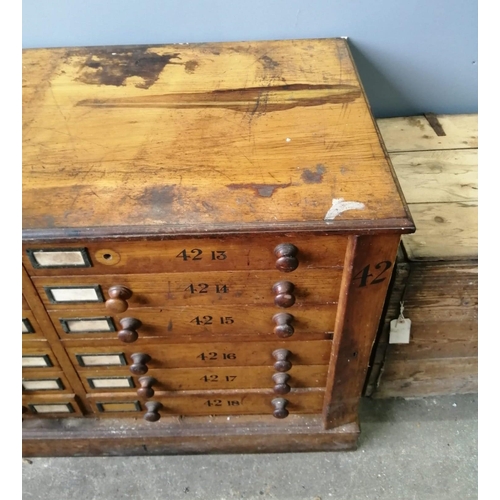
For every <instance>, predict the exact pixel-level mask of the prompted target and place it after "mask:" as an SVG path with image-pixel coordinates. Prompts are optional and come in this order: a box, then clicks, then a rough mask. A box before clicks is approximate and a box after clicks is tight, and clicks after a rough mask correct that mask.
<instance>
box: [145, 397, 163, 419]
mask: <svg viewBox="0 0 500 500" xmlns="http://www.w3.org/2000/svg"><path fill="white" fill-rule="evenodd" d="M144 406H145V407H146V409H147V411H146V413H145V414H144V420H147V421H148V422H158V420H160V417H161V415H160V414H159V410H161V409H162V408H163V405H162V404H161V403H158V401H148V402H147V403H144Z"/></svg>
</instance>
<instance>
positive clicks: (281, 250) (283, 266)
mask: <svg viewBox="0 0 500 500" xmlns="http://www.w3.org/2000/svg"><path fill="white" fill-rule="evenodd" d="M298 253H299V249H298V248H297V247H296V246H295V245H292V244H291V243H281V244H279V245H278V246H277V247H276V248H275V249H274V255H276V257H277V260H276V269H278V270H279V271H282V272H284V273H290V272H292V271H295V269H297V267H299V261H298V259H297V254H298Z"/></svg>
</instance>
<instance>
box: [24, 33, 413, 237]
mask: <svg viewBox="0 0 500 500" xmlns="http://www.w3.org/2000/svg"><path fill="white" fill-rule="evenodd" d="M334 199H335V200H343V201H338V202H333V201H332V200H334ZM332 205H333V210H332ZM327 214H328V215H327ZM325 217H326V218H327V220H325ZM346 221H347V222H349V224H350V225H349V227H350V228H351V230H353V229H356V227H357V228H360V229H366V228H369V229H370V228H371V229H372V230H379V231H380V230H381V229H385V230H387V229H388V228H392V230H399V231H401V229H403V230H404V231H412V228H413V225H412V222H411V219H410V218H409V215H408V213H407V210H406V207H405V204H404V201H403V200H402V198H401V196H400V192H399V190H398V186H397V182H395V181H394V178H393V174H392V169H391V166H390V164H389V162H388V160H387V158H386V155H385V152H384V149H383V147H382V145H381V143H380V139H379V135H378V132H377V129H376V125H375V123H374V121H373V118H372V116H371V114H370V111H369V108H368V106H367V102H366V98H365V95H364V93H363V90H362V87H361V84H360V82H359V79H358V76H357V73H356V70H355V67H354V65H353V62H352V59H351V55H350V52H349V49H348V46H347V42H346V41H345V40H343V39H323V40H295V41H269V42H249V43H239V44H235V43H224V44H193V45H187V44H186V45H169V46H132V47H123V46H121V47H91V48H68V49H36V50H31V49H30V50H25V51H24V52H23V229H25V230H26V232H25V234H29V231H30V230H32V231H42V232H43V231H45V232H46V234H47V235H50V234H51V232H52V233H54V234H55V233H57V230H60V231H59V233H57V234H59V235H61V234H64V231H63V230H65V229H66V230H68V231H69V229H68V228H73V229H74V230H78V229H82V228H88V227H91V228H96V227H97V228H130V227H137V226H140V227H141V228H142V231H146V232H147V230H148V229H147V228H156V229H158V228H161V230H162V231H164V232H169V231H178V232H181V233H182V232H185V233H192V232H205V231H207V229H210V228H215V229H218V230H220V231H224V230H226V231H230V230H235V229H238V230H240V231H241V230H242V229H244V228H245V227H252V228H253V229H255V228H257V229H259V228H260V229H263V228H267V229H268V230H272V229H273V228H279V227H281V228H282V227H291V226H294V227H299V226H300V224H305V225H308V226H309V227H311V226H314V225H315V227H316V228H327V229H329V230H333V231H335V230H339V228H340V229H341V228H345V227H346V226H345V224H344V225H342V223H343V222H346ZM61 231H62V232H61ZM66 234H69V233H66Z"/></svg>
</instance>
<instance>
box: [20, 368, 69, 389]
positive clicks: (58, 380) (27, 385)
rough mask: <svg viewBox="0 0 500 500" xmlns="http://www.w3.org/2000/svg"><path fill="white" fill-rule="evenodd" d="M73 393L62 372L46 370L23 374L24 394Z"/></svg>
mask: <svg viewBox="0 0 500 500" xmlns="http://www.w3.org/2000/svg"><path fill="white" fill-rule="evenodd" d="M63 392H73V391H72V390H71V386H70V384H69V382H68V380H67V378H66V376H65V375H64V373H63V372H62V371H60V370H54V369H50V368H47V369H44V370H40V371H38V372H35V373H33V370H31V371H28V372H25V373H23V394H57V393H63Z"/></svg>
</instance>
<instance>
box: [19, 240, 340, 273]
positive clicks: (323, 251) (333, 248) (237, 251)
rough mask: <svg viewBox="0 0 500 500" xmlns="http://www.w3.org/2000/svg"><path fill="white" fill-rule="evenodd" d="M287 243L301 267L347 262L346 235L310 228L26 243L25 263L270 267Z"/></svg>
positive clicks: (32, 268) (80, 267) (56, 267)
mask: <svg viewBox="0 0 500 500" xmlns="http://www.w3.org/2000/svg"><path fill="white" fill-rule="evenodd" d="M284 243H291V244H293V245H294V246H295V247H296V248H297V255H296V256H295V258H296V259H297V263H298V268H297V269H308V268H331V267H335V266H342V265H343V264H344V254H345V251H346V247H347V237H342V236H331V235H315V236H314V238H311V237H310V236H308V235H307V234H287V235H259V236H258V237H256V236H228V237H224V238H192V239H169V240H163V241H146V242H145V241H109V242H102V243H88V244H86V245H85V246H84V247H82V246H81V245H73V246H72V245H67V244H47V245H36V244H35V245H30V244H25V245H23V263H24V265H25V266H26V269H28V273H29V274H30V275H34V276H57V275H68V274H72V275H81V274H142V273H170V272H181V273H184V272H198V271H232V270H248V269H252V270H260V269H262V270H271V269H276V262H277V259H278V258H279V256H277V255H276V254H275V252H274V250H275V248H276V247H277V246H278V245H280V244H284ZM281 274H283V275H287V274H289V273H281ZM292 274H293V273H292Z"/></svg>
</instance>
